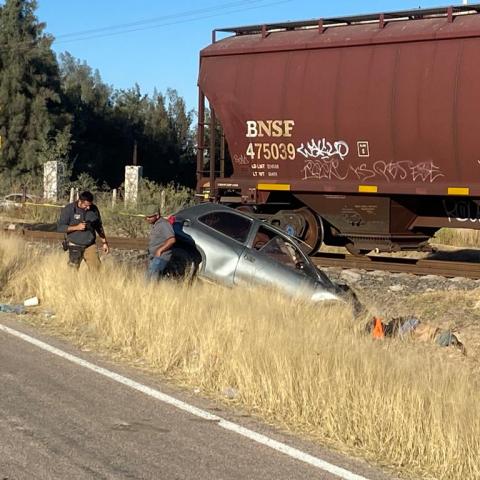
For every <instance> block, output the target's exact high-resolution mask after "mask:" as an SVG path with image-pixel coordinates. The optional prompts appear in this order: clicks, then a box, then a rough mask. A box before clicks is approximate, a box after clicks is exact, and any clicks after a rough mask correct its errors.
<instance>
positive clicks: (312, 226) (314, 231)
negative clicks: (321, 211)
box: [294, 207, 323, 255]
mask: <svg viewBox="0 0 480 480" xmlns="http://www.w3.org/2000/svg"><path fill="white" fill-rule="evenodd" d="M294 213H296V214H297V215H301V216H302V218H303V219H304V220H305V225H306V226H305V231H304V232H303V235H302V238H301V239H302V240H303V241H304V242H305V243H306V244H307V245H308V246H310V248H311V250H310V252H309V254H310V255H313V254H315V253H317V251H318V249H319V248H320V247H321V245H322V242H323V224H322V219H321V218H320V217H318V216H317V215H315V214H314V213H313V212H312V211H311V210H310V209H309V208H307V207H303V208H299V209H298V210H295V211H294Z"/></svg>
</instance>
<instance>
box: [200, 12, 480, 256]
mask: <svg viewBox="0 0 480 480" xmlns="http://www.w3.org/2000/svg"><path fill="white" fill-rule="evenodd" d="M479 12H480V5H468V6H458V7H449V8H444V9H428V10H427V9H424V10H412V11H401V12H394V13H386V14H374V15H363V16H355V17H344V18H328V19H320V20H314V21H305V22H289V23H278V24H270V25H258V26H248V27H239V28H230V29H222V30H221V31H223V32H227V34H229V35H228V36H226V37H225V38H222V39H219V40H217V39H216V37H217V35H218V32H219V31H220V30H219V31H214V33H213V39H212V40H213V41H212V44H211V45H209V46H208V47H206V48H205V49H203V50H202V51H201V53H200V73H199V82H198V84H199V128H198V157H197V179H198V187H197V188H198V193H199V195H204V196H205V197H206V198H208V199H209V200H210V201H220V202H223V203H226V204H229V205H233V206H236V207H239V208H242V209H247V210H250V211H252V212H255V213H257V214H259V215H263V216H265V217H266V218H267V217H268V218H269V219H270V221H272V222H273V223H276V224H278V225H280V226H281V227H283V228H284V229H285V230H286V231H287V232H289V233H291V234H294V235H296V236H298V237H299V238H302V239H304V240H305V241H306V242H307V243H308V244H309V245H310V247H311V250H312V251H315V249H317V248H318V247H319V245H320V243H321V242H325V243H326V244H330V245H343V246H346V247H347V248H348V249H349V250H350V251H352V252H355V253H358V252H366V251H369V250H371V249H374V248H377V249H379V250H381V251H395V250H404V249H421V248H424V247H425V246H426V244H427V241H428V239H429V238H430V237H431V236H432V235H433V234H434V233H435V232H436V231H437V230H438V229H439V228H441V227H455V228H458V227H460V228H480V209H479V201H480V128H479V126H480V121H479V116H480V60H479V59H480V14H479ZM205 98H206V99H208V102H209V107H210V108H209V112H210V115H209V121H205V111H206V106H205ZM219 139H220V140H219ZM219 145H220V146H219ZM230 164H231V167H229V165H230Z"/></svg>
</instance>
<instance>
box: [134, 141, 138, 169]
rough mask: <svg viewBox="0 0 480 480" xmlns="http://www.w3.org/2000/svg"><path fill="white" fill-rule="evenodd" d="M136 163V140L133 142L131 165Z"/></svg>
mask: <svg viewBox="0 0 480 480" xmlns="http://www.w3.org/2000/svg"><path fill="white" fill-rule="evenodd" d="M136 164H137V141H136V140H135V143H134V144H133V165H136Z"/></svg>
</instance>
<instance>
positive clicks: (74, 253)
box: [68, 243, 100, 270]
mask: <svg viewBox="0 0 480 480" xmlns="http://www.w3.org/2000/svg"><path fill="white" fill-rule="evenodd" d="M82 260H85V262H86V263H87V267H88V268H92V269H94V270H96V269H98V268H99V267H100V259H99V258H98V251H97V246H96V245H95V244H93V245H90V246H88V247H84V246H83V245H73V244H71V243H70V244H69V245H68V265H70V266H71V267H74V268H79V267H80V264H81V263H82Z"/></svg>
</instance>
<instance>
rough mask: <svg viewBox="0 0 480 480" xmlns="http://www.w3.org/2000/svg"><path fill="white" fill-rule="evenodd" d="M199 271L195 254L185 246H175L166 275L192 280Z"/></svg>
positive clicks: (187, 280) (177, 278)
mask: <svg viewBox="0 0 480 480" xmlns="http://www.w3.org/2000/svg"><path fill="white" fill-rule="evenodd" d="M196 273H197V264H196V262H195V257H194V255H193V254H192V253H191V252H189V251H188V250H185V249H183V248H174V249H173V250H172V258H171V260H170V262H168V266H167V270H166V272H165V276H166V277H168V278H173V279H176V280H184V281H186V282H192V281H193V279H194V278H195V274H196Z"/></svg>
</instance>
